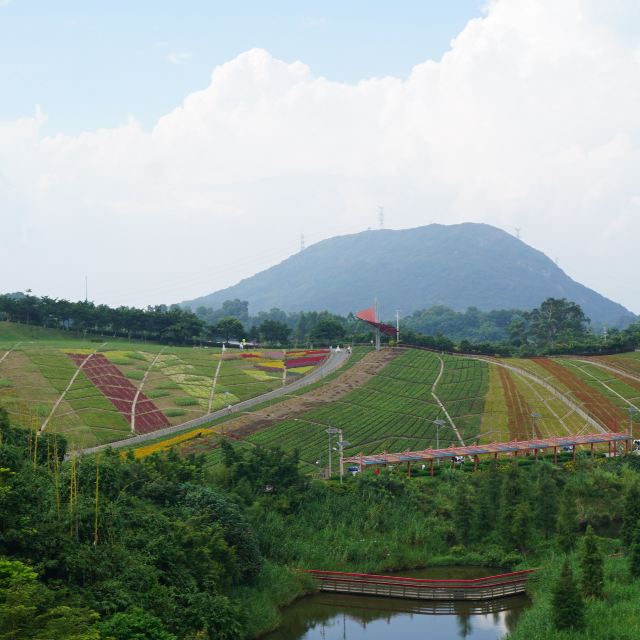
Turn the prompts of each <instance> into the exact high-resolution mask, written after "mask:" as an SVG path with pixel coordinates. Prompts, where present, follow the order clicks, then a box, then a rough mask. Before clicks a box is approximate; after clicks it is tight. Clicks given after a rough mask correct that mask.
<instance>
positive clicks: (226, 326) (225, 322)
mask: <svg viewBox="0 0 640 640" xmlns="http://www.w3.org/2000/svg"><path fill="white" fill-rule="evenodd" d="M212 333H214V334H217V335H221V336H222V337H223V338H224V341H225V342H229V340H230V339H231V338H238V339H239V338H241V337H242V336H243V335H244V327H243V326H242V322H240V320H238V319H237V318H222V320H220V321H219V322H218V324H216V325H215V326H214V327H213V329H212Z"/></svg>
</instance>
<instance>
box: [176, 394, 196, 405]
mask: <svg viewBox="0 0 640 640" xmlns="http://www.w3.org/2000/svg"><path fill="white" fill-rule="evenodd" d="M174 402H175V403H176V404H177V405H178V406H179V407H191V406H193V405H194V404H198V400H197V398H192V397H191V396H181V397H180V398H175V400H174Z"/></svg>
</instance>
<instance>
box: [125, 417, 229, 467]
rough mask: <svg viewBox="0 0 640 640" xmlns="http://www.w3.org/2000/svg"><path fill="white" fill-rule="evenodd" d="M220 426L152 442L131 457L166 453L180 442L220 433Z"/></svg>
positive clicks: (137, 450) (136, 450) (134, 451)
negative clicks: (160, 452)
mask: <svg viewBox="0 0 640 640" xmlns="http://www.w3.org/2000/svg"><path fill="white" fill-rule="evenodd" d="M221 427H222V425H219V424H218V425H215V426H213V427H205V428H203V429H198V430H197V431H189V432H187V433H180V434H178V435H177V436H173V438H168V439H167V440H162V441H161V442H154V443H153V444H148V445H146V446H145V447H139V448H138V449H134V450H133V455H134V456H135V458H136V459H139V458H146V457H147V456H150V455H151V454H152V453H156V452H158V451H168V450H169V449H171V447H173V446H175V445H176V444H180V443H182V442H186V441H187V440H193V439H194V438H199V437H201V436H206V435H210V434H212V433H217V432H218V431H220V429H221ZM122 455H127V454H126V452H123V453H122Z"/></svg>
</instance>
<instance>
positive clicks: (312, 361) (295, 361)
mask: <svg viewBox="0 0 640 640" xmlns="http://www.w3.org/2000/svg"><path fill="white" fill-rule="evenodd" d="M326 357H327V356H326V355H325V354H323V355H317V356H304V357H302V358H290V359H288V360H287V361H286V363H285V366H286V367H287V369H295V368H296V367H312V366H314V365H316V364H320V363H321V362H322V361H323V360H325V359H326Z"/></svg>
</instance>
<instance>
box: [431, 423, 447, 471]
mask: <svg viewBox="0 0 640 640" xmlns="http://www.w3.org/2000/svg"><path fill="white" fill-rule="evenodd" d="M433 424H435V425H436V449H439V448H440V427H444V425H445V424H446V422H445V421H444V420H442V419H441V418H438V419H437V420H434V421H433ZM436 464H437V465H438V466H440V458H438V459H437V460H436Z"/></svg>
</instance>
